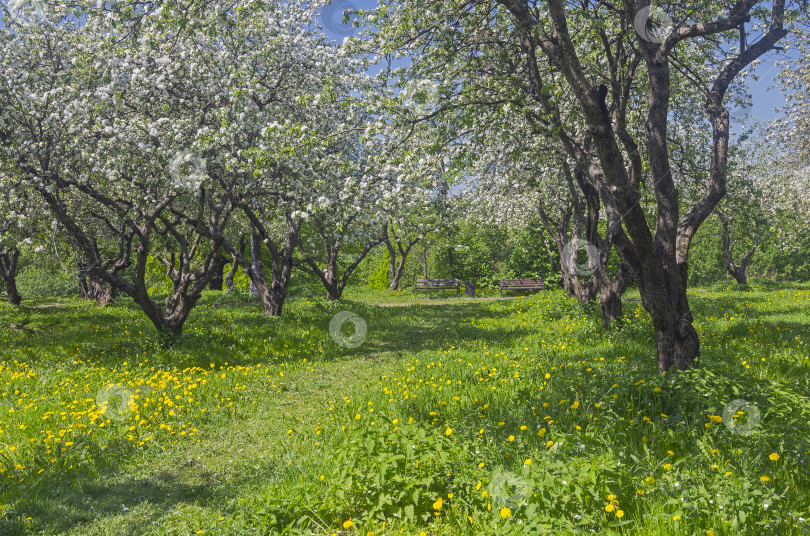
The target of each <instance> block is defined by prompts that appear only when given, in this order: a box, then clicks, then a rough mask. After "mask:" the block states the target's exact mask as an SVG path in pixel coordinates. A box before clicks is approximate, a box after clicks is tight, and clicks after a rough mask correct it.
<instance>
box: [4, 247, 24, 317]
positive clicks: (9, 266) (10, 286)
mask: <svg viewBox="0 0 810 536" xmlns="http://www.w3.org/2000/svg"><path fill="white" fill-rule="evenodd" d="M19 259H20V251H19V250H18V249H17V248H10V249H3V250H2V251H0V276H2V278H3V287H4V290H5V291H6V296H7V298H8V303H10V304H11V305H20V303H22V296H21V295H20V292H19V291H18V290H17V265H18V262H19Z"/></svg>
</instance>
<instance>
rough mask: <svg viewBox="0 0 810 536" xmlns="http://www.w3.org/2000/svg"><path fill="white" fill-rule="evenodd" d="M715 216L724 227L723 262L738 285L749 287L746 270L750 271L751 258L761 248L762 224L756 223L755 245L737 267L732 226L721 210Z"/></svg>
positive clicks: (722, 234)
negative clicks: (732, 241)
mask: <svg viewBox="0 0 810 536" xmlns="http://www.w3.org/2000/svg"><path fill="white" fill-rule="evenodd" d="M715 214H717V217H718V218H719V219H720V223H721V225H722V227H723V231H722V233H721V236H722V238H723V261H724V264H725V266H726V271H727V272H728V273H729V274H730V275H731V277H733V278H734V279H735V280H736V281H737V283H739V284H740V285H747V284H748V276H747V275H746V270H747V269H748V262H749V261H750V260H751V257H752V256H753V255H754V252H756V250H757V247H758V246H759V231H760V228H761V224H760V222H757V223H756V227H755V229H754V243H753V245H752V246H751V248H750V249H749V250H748V251H746V252H745V254H744V255H743V256H742V258H741V259H740V265H739V266H737V263H735V262H734V247H733V246H732V245H731V226H730V224H729V221H728V216H727V214H726V213H725V212H724V211H723V210H720V209H717V210H715Z"/></svg>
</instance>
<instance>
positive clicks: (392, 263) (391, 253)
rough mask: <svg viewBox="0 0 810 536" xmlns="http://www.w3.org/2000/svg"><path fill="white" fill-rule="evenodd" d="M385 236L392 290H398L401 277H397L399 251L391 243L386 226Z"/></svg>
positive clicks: (390, 287)
mask: <svg viewBox="0 0 810 536" xmlns="http://www.w3.org/2000/svg"><path fill="white" fill-rule="evenodd" d="M383 236H385V240H384V242H385V248H386V249H387V250H388V280H389V286H388V288H389V289H390V290H397V286H398V285H399V278H397V252H396V250H395V249H394V245H393V244H392V243H391V238H390V237H389V236H388V228H387V227H386V228H385V231H384V233H383Z"/></svg>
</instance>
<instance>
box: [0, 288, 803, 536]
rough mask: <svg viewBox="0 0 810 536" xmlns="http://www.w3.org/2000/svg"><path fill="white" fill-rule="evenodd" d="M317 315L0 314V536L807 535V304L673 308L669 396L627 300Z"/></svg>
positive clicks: (364, 297) (723, 299)
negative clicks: (156, 325) (677, 314)
mask: <svg viewBox="0 0 810 536" xmlns="http://www.w3.org/2000/svg"><path fill="white" fill-rule="evenodd" d="M320 294H321V293H320V292H319V291H317V290H315V289H314V288H303V287H299V288H296V289H293V292H292V295H291V299H290V301H289V303H288V307H287V309H286V310H285V316H284V317H282V318H280V319H279V318H266V317H264V316H263V315H262V314H261V311H260V308H259V307H258V304H256V303H255V302H251V301H250V300H248V299H246V298H244V297H238V296H228V295H225V294H220V293H210V294H208V295H206V296H205V298H204V300H203V302H202V303H201V305H200V306H199V307H198V308H197V309H195V311H194V312H193V313H192V316H191V318H190V320H189V322H188V324H187V329H186V333H185V335H184V337H183V338H182V340H181V341H180V342H179V343H178V344H177V345H176V346H174V347H172V348H165V347H163V346H161V344H160V341H159V340H158V339H157V337H156V334H155V332H154V329H153V328H152V327H151V325H150V324H148V322H147V321H145V319H144V317H143V315H142V314H141V313H139V311H138V310H137V309H136V308H134V307H133V306H131V304H121V305H117V306H114V307H111V308H107V309H101V310H99V309H97V308H95V307H94V306H92V305H90V304H87V303H83V302H79V301H59V300H47V301H40V302H25V304H24V307H22V308H20V309H14V308H11V307H8V306H0V353H1V354H2V358H0V429H1V430H2V432H1V433H0V464H2V466H0V503H1V504H2V509H1V510H0V534H3V535H14V534H71V535H90V536H92V535H107V534H116V535H118V534H121V535H124V534H127V535H129V534H149V535H168V534H178V535H179V534H197V533H200V534H217V535H240V534H282V533H285V534H362V535H366V534H367V533H369V532H372V533H373V534H375V535H381V534H386V535H387V534H391V535H393V534H416V535H418V534H420V533H422V532H424V533H425V534H428V535H442V536H444V535H447V536H449V535H458V534H487V535H489V534H554V535H556V534H579V533H582V534H586V533H587V534H591V533H594V532H596V533H600V534H628V535H630V534H632V535H670V534H688V535H695V534H706V531H712V532H713V533H714V534H716V535H720V534H758V535H764V534H780V535H782V534H785V535H791V534H807V533H810V528H808V527H810V523H808V522H805V521H802V520H801V519H808V518H810V477H808V469H810V467H809V466H808V465H809V463H808V461H809V460H810V424H809V423H810V379H809V378H810V375H809V374H808V373H809V372H810V348H808V339H810V290H808V288H807V287H806V286H805V287H802V286H792V287H790V288H788V287H786V286H782V287H778V288H774V287H772V286H765V285H759V284H758V282H754V283H752V285H751V287H750V288H748V289H737V288H736V287H730V286H729V287H724V288H712V289H710V290H704V291H700V292H697V291H696V292H693V294H692V298H691V300H692V301H691V302H692V304H693V309H694V312H695V324H696V326H697V328H698V331H699V333H700V334H701V337H702V345H703V346H702V353H701V358H700V365H701V366H700V367H699V368H697V369H695V370H692V371H689V372H687V373H682V374H675V375H672V376H669V377H666V376H662V375H660V374H658V372H657V371H656V368H655V363H656V359H655V347H654V344H653V342H652V331H651V328H650V321H649V317H648V315H647V314H646V313H645V312H644V311H643V310H642V309H641V308H640V304H638V303H637V302H635V301H633V300H637V299H638V296H637V293H636V294H635V295H634V294H633V293H632V292H631V293H628V294H627V296H626V300H625V313H626V318H625V319H624V321H623V322H622V325H621V326H620V327H618V328H616V329H614V330H611V331H609V332H603V331H602V330H601V328H600V325H601V322H600V319H599V314H598V310H596V309H595V308H594V307H592V306H585V307H583V306H580V305H579V304H577V303H576V302H575V301H572V300H569V299H567V298H566V297H565V296H564V294H563V293H562V292H561V291H547V292H541V293H537V294H533V295H527V296H514V297H510V299H506V300H478V299H475V300H471V299H465V298H460V297H455V296H452V295H442V296H439V295H436V294H435V293H430V294H428V295H421V294H420V295H417V296H413V295H412V293H411V292H410V291H409V290H406V291H402V292H400V293H395V294H392V293H389V292H371V291H360V290H357V289H353V288H350V289H348V291H347V293H346V295H345V297H344V300H342V301H341V302H340V303H338V304H331V305H327V304H325V303H324V302H323V301H322V298H321V296H320ZM490 295H494V293H493V292H491V291H490V292H489V293H488V294H487V296H490ZM375 304H387V306H379V305H375ZM341 311H348V312H351V313H353V314H355V315H357V316H359V317H360V319H362V322H358V323H359V324H360V326H359V327H363V324H364V327H365V329H366V335H365V337H364V338H363V337H360V335H361V334H362V333H360V332H353V330H352V326H353V325H352V323H351V322H347V323H345V324H344V325H343V326H342V329H341V330H337V331H336V330H334V329H333V330H332V333H330V321H331V320H332V319H333V318H335V316H336V315H338V314H339V313H341ZM333 327H334V326H333ZM361 331H362V329H361ZM341 341H343V342H344V343H347V345H346V344H344V345H341V344H339V342H341ZM105 386H106V390H105ZM104 393H107V394H108V395H109V396H108V398H109V400H108V401H107V405H106V407H105V405H104V399H105V396H104ZM733 400H744V401H746V402H747V403H748V404H749V405H747V406H743V407H742V408H741V409H742V410H743V411H742V412H740V413H739V414H738V415H736V417H735V416H733V415H726V416H725V421H724V420H723V417H724V408H726V407H727V405H728V404H729V403H730V402H732V401H733ZM753 408H756V409H753ZM755 412H758V413H759V415H758V416H757V415H755V414H754V413H755ZM754 421H758V422H754ZM727 423H728V426H726V424H727ZM734 423H737V425H736V426H737V427H736V431H732V430H731V428H734V427H735V424H734ZM748 428H750V429H751V430H750V433H746V429H748ZM741 432H742V433H741ZM772 453H776V454H778V456H779V458H778V460H771V459H770V458H769V455H771V454H772ZM527 462H528V463H527ZM762 477H767V480H763V479H762ZM440 498H441V502H439V499H440ZM504 508H508V511H507V510H504ZM620 511H621V517H620V516H619V512H620ZM437 514H438V515H437ZM800 518H801V519H800ZM348 521H351V526H350V527H348V528H344V524H345V525H346V526H348V525H349V523H348ZM285 530H286V531H287V532H284V531H285Z"/></svg>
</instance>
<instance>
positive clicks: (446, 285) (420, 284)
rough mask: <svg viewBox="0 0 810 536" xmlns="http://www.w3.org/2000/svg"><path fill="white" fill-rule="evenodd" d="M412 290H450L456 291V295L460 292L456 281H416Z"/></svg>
mask: <svg viewBox="0 0 810 536" xmlns="http://www.w3.org/2000/svg"><path fill="white" fill-rule="evenodd" d="M413 289H414V290H450V289H456V294H458V293H459V292H461V286H460V285H459V282H458V279H417V280H416V284H415V285H414V286H413Z"/></svg>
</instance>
